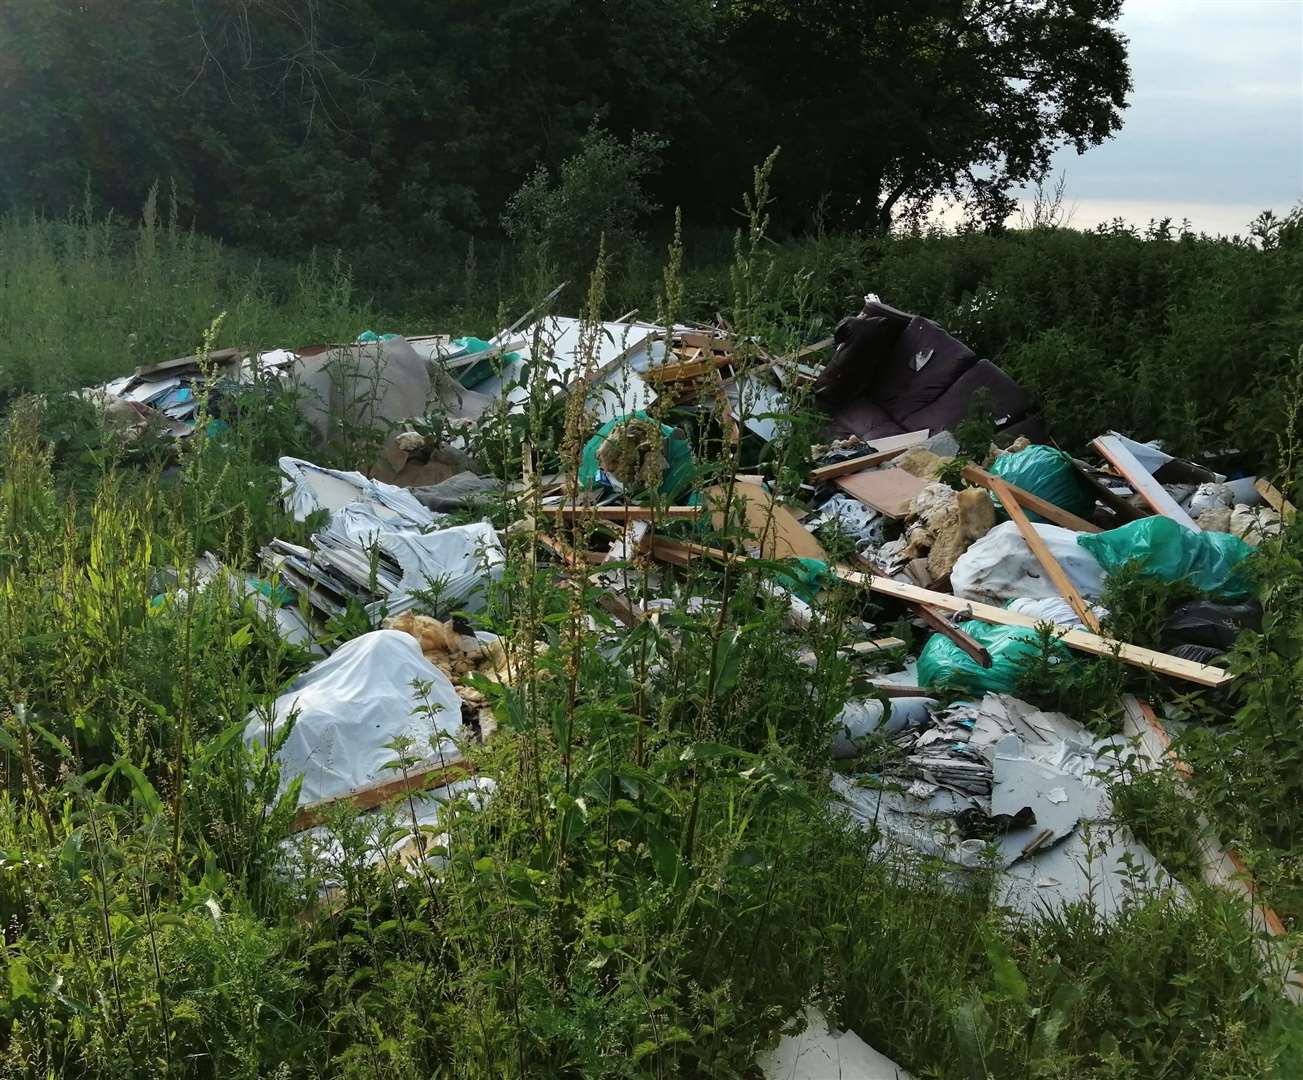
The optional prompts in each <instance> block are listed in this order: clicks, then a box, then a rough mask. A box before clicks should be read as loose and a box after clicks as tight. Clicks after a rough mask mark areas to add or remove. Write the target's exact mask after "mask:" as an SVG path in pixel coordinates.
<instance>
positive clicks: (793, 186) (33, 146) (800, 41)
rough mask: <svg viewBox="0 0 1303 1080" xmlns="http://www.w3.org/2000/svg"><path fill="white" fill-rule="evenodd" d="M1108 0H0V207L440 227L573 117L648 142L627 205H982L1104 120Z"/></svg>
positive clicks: (501, 196)
mask: <svg viewBox="0 0 1303 1080" xmlns="http://www.w3.org/2000/svg"><path fill="white" fill-rule="evenodd" d="M1120 3H1121V0H793V2H788V3H780V2H776V0H25V2H22V3H12V4H4V5H0V204H4V205H10V206H13V205H16V206H20V207H26V206H36V207H40V208H43V209H46V210H49V211H59V210H61V209H63V208H64V207H66V206H68V205H75V204H77V203H79V202H80V201H81V199H82V198H83V195H84V192H85V191H86V190H87V189H88V188H89V190H90V191H91V192H92V193H93V196H94V197H95V198H96V199H97V200H98V201H100V202H101V203H102V204H106V205H107V206H108V207H110V208H113V209H116V210H118V211H121V212H124V213H134V212H135V211H136V210H137V209H138V207H139V206H140V203H141V201H142V198H143V195H144V192H145V191H146V190H147V189H148V188H149V187H150V185H151V184H153V183H155V182H160V183H161V184H162V185H163V186H164V188H165V189H166V188H167V186H168V185H170V184H174V185H175V187H176V191H177V194H178V198H179V203H180V207H181V210H182V213H183V214H184V215H187V216H188V217H190V218H192V219H193V220H194V221H195V223H196V224H197V225H198V226H199V227H200V228H202V229H205V230H207V231H210V232H212V233H214V234H217V235H220V236H223V237H226V238H228V239H231V240H233V241H236V242H239V243H242V244H249V245H253V246H258V247H265V248H271V249H277V250H280V251H282V252H287V253H291V252H295V251H299V250H302V249H303V248H305V247H306V246H309V245H313V244H326V245H351V246H356V245H359V244H379V245H383V244H387V243H390V242H394V243H402V244H405V245H427V246H429V247H430V248H431V249H443V250H452V249H453V248H456V249H458V250H461V249H464V245H465V241H466V239H467V238H468V237H469V236H473V235H476V234H481V235H489V234H492V233H493V232H494V231H496V230H497V229H498V228H499V221H500V216H501V214H502V212H503V210H504V208H505V207H506V206H507V203H508V200H509V198H510V196H511V195H512V193H513V192H515V191H516V190H517V189H518V188H519V187H520V186H521V184H522V182H523V181H524V180H525V179H526V178H528V177H529V176H531V175H532V174H533V173H534V171H535V169H536V168H537V166H539V165H540V164H542V165H545V166H547V167H549V168H551V169H553V170H556V168H557V167H558V166H559V165H560V163H561V162H563V161H564V160H566V159H567V158H568V157H570V156H571V155H573V154H574V153H575V151H576V150H577V148H578V147H579V146H580V145H581V142H582V140H583V138H584V136H585V134H586V133H588V132H589V131H590V130H591V129H592V127H593V125H594V124H597V125H600V126H601V127H602V128H604V129H605V130H606V131H609V132H610V133H612V134H613V135H615V136H617V137H619V138H621V139H629V138H631V137H632V136H633V135H634V134H635V133H646V134H654V135H656V136H659V137H660V139H661V140H662V141H663V145H664V149H663V152H662V153H661V156H660V165H659V168H658V170H657V171H656V173H655V175H654V176H653V177H651V178H650V181H649V186H650V195H651V197H652V201H654V202H655V203H658V204H659V205H661V206H664V207H673V206H681V207H682V208H683V210H684V213H685V215H686V216H687V217H688V219H689V220H691V221H693V222H695V223H697V224H706V225H709V224H719V223H730V222H732V221H733V220H734V219H733V216H732V211H733V208H734V207H735V206H736V204H737V193H738V192H739V190H741V189H742V188H743V187H744V186H745V185H746V182H747V180H748V178H749V175H750V170H751V168H752V166H753V165H754V164H755V163H756V162H758V161H760V160H761V159H762V158H764V156H765V155H766V154H767V153H768V152H769V151H770V150H772V149H773V147H774V146H776V145H781V146H782V147H783V151H782V155H781V157H780V159H779V164H778V167H777V171H776V173H775V177H774V181H775V194H776V196H777V199H778V201H777V204H776V209H777V211H778V215H779V217H778V223H779V224H780V225H782V224H784V223H785V224H787V225H788V226H791V227H799V226H801V225H804V224H806V223H808V222H809V221H810V220H811V218H812V216H813V215H815V214H816V213H817V214H818V215H819V216H820V218H821V220H823V221H824V222H825V224H827V225H828V226H829V227H833V228H868V229H881V228H882V227H884V226H885V225H886V224H888V223H889V222H890V221H891V220H893V218H898V217H899V216H900V215H902V214H907V213H908V212H909V211H910V210H911V209H912V208H915V207H917V206H919V205H922V204H924V203H926V202H927V200H929V199H930V198H932V197H935V196H937V195H941V194H948V195H952V196H956V197H959V198H961V199H963V200H964V201H965V202H966V203H967V204H968V205H969V207H970V208H971V210H972V212H973V214H974V216H975V218H976V219H978V220H984V221H996V220H999V219H1001V218H1002V217H1003V216H1004V214H1005V213H1006V211H1007V209H1008V207H1009V205H1010V204H1009V195H1010V191H1011V190H1012V189H1014V188H1016V187H1017V186H1018V185H1020V184H1022V183H1023V182H1025V181H1027V180H1029V179H1035V178H1036V177H1037V176H1039V175H1040V174H1042V173H1043V171H1044V169H1045V167H1046V163H1047V160H1048V157H1049V154H1050V153H1051V152H1052V151H1053V150H1054V149H1056V148H1058V147H1059V146H1062V145H1065V144H1072V145H1075V146H1077V147H1078V148H1079V149H1083V150H1084V149H1085V148H1086V147H1088V146H1090V145H1091V144H1094V143H1098V142H1099V141H1101V140H1102V139H1104V138H1107V137H1108V136H1109V135H1110V134H1111V133H1112V132H1113V131H1115V130H1116V129H1117V128H1118V127H1119V125H1120V123H1121V119H1120V111H1121V109H1122V108H1123V107H1124V103H1125V94H1126V92H1127V90H1128V89H1129V86H1130V83H1129V74H1128V68H1127V62H1126V54H1125V42H1124V40H1123V39H1122V38H1121V36H1120V35H1119V34H1118V32H1117V31H1116V30H1115V29H1113V27H1112V25H1111V24H1112V23H1113V21H1114V20H1115V19H1116V17H1117V15H1118V11H1119V8H1120Z"/></svg>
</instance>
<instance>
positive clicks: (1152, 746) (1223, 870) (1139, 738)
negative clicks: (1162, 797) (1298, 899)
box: [1121, 694, 1303, 1005]
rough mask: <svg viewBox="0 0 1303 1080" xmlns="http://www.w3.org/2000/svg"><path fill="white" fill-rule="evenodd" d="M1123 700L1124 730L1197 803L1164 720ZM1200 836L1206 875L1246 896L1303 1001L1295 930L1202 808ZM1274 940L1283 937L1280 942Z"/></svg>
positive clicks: (1265, 946)
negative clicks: (1292, 946) (1294, 959)
mask: <svg viewBox="0 0 1303 1080" xmlns="http://www.w3.org/2000/svg"><path fill="white" fill-rule="evenodd" d="M1121 703H1122V734H1123V735H1125V736H1127V737H1128V738H1130V739H1133V740H1135V743H1136V746H1137V750H1138V753H1139V755H1140V757H1141V759H1142V761H1143V762H1144V763H1145V765H1146V766H1147V768H1150V769H1157V768H1162V767H1163V766H1165V765H1166V766H1169V767H1171V768H1172V769H1174V770H1175V771H1176V772H1177V774H1178V776H1177V782H1176V784H1177V789H1178V790H1179V791H1180V792H1181V794H1182V795H1184V796H1185V797H1186V798H1187V799H1189V800H1190V801H1191V802H1194V801H1195V797H1194V792H1193V791H1192V790H1191V788H1190V786H1189V780H1190V778H1191V777H1192V776H1193V773H1192V772H1191V770H1190V767H1189V766H1188V765H1186V763H1185V762H1184V761H1182V760H1181V758H1180V757H1179V756H1178V755H1177V754H1176V753H1175V752H1174V751H1173V750H1172V748H1171V747H1172V740H1171V737H1170V736H1169V735H1168V734H1167V730H1166V729H1165V728H1164V727H1163V724H1162V722H1161V721H1160V720H1159V719H1158V716H1157V715H1156V714H1155V713H1154V710H1153V708H1152V707H1151V706H1150V704H1149V703H1148V702H1146V701H1140V700H1138V699H1137V698H1136V697H1135V696H1134V695H1132V694H1124V695H1122V699H1121ZM1195 824H1196V828H1197V829H1198V836H1197V837H1196V838H1195V847H1196V848H1197V849H1198V852H1199V863H1200V876H1201V877H1202V878H1203V880H1204V882H1205V883H1206V884H1208V885H1211V886H1213V887H1214V888H1218V889H1225V890H1226V891H1227V892H1230V893H1232V894H1234V895H1236V896H1239V897H1240V898H1241V899H1243V900H1244V901H1245V903H1246V905H1247V907H1246V914H1247V915H1248V919H1249V924H1250V926H1251V927H1252V928H1253V930H1254V931H1255V932H1256V933H1257V934H1259V935H1261V936H1260V938H1259V951H1260V955H1261V956H1262V958H1263V960H1264V961H1265V962H1266V964H1267V966H1268V968H1270V969H1272V970H1273V971H1274V973H1275V974H1276V976H1277V977H1278V978H1280V980H1281V992H1282V993H1283V994H1284V995H1285V997H1286V998H1288V999H1289V1000H1290V1001H1291V1002H1293V1003H1294V1004H1295V1005H1300V1004H1303V974H1300V973H1299V971H1298V970H1297V968H1295V967H1294V966H1293V964H1292V963H1291V962H1290V960H1289V957H1288V955H1287V954H1283V953H1282V950H1281V945H1282V942H1281V941H1280V940H1279V939H1282V938H1286V937H1287V936H1288V933H1289V931H1288V930H1287V929H1286V927H1285V924H1284V922H1283V921H1282V920H1281V918H1280V916H1279V915H1277V914H1276V912H1275V911H1274V910H1272V908H1270V907H1269V906H1268V905H1267V904H1265V903H1263V901H1262V898H1261V895H1260V893H1259V890H1258V886H1257V883H1256V882H1255V881H1254V880H1253V875H1252V874H1251V873H1250V872H1249V869H1248V867H1247V866H1246V865H1245V863H1244V860H1243V859H1242V858H1241V857H1240V854H1239V852H1237V851H1236V850H1235V848H1234V847H1224V846H1223V845H1222V843H1221V840H1220V839H1219V838H1218V836H1217V830H1216V829H1214V828H1213V826H1212V823H1211V822H1210V821H1209V820H1208V818H1207V817H1206V816H1205V815H1204V814H1203V812H1202V811H1199V812H1198V813H1197V814H1196V817H1195ZM1273 939H1277V940H1274V941H1273Z"/></svg>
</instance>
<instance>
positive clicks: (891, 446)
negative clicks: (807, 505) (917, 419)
mask: <svg viewBox="0 0 1303 1080" xmlns="http://www.w3.org/2000/svg"><path fill="white" fill-rule="evenodd" d="M929 430H930V429H928V428H923V429H922V430H921V431H907V432H905V434H903V435H890V436H888V437H887V438H885V439H875V440H874V441H873V442H872V443H871V444H870V445H871V446H872V447H873V450H872V452H871V453H868V454H861V455H860V456H859V457H853V458H847V459H846V460H845V461H836V462H833V464H831V465H820V466H819V467H818V468H817V469H812V470H811V471H810V479H811V481H813V482H815V483H818V482H819V481H822V480H834V479H836V478H837V477H839V476H847V475H849V474H850V473H855V472H859V471H860V470H861V469H868V468H871V467H872V466H874V465H881V464H882V463H883V462H884V461H890V460H891V459H892V458H894V457H899V456H900V455H901V454H902V453H904V452H905V451H906V450H908V449H910V447H913V446H919V445H920V444H922V443H925V442H927V438H928V432H929Z"/></svg>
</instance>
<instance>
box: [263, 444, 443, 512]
mask: <svg viewBox="0 0 1303 1080" xmlns="http://www.w3.org/2000/svg"><path fill="white" fill-rule="evenodd" d="M280 471H281V498H282V499H283V500H284V501H285V509H286V510H288V511H289V512H290V513H291V514H293V515H294V520H295V521H304V520H306V519H307V517H308V515H309V514H313V513H315V512H316V511H318V510H325V511H327V512H328V513H331V514H334V513H335V511H337V510H342V509H344V507H346V506H349V505H350V504H353V503H364V504H366V506H367V507H368V508H369V509H370V510H371V512H372V513H373V514H374V515H375V516H376V518H377V519H378V520H379V521H381V522H383V523H385V524H387V525H389V526H390V527H394V526H399V527H406V528H418V529H420V528H428V527H429V526H432V525H434V524H436V523H437V522H438V521H439V520H440V517H439V515H437V514H433V513H431V512H430V511H429V510H427V509H426V508H425V507H424V506H422V505H421V504H420V503H419V502H417V501H416V498H415V496H413V495H412V493H411V492H410V491H407V490H406V489H405V488H400V487H395V486H394V485H393V484H385V483H382V482H381V481H379V480H372V479H370V478H369V477H366V476H363V475H362V474H361V473H360V472H344V471H342V470H340V469H323V468H322V467H321V466H320V465H314V464H312V462H310V461H304V460H303V459H302V458H293V457H283V458H281V459H280Z"/></svg>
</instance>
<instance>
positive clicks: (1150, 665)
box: [832, 566, 1234, 686]
mask: <svg viewBox="0 0 1303 1080" xmlns="http://www.w3.org/2000/svg"><path fill="white" fill-rule="evenodd" d="M832 572H833V574H834V575H835V576H836V577H838V578H840V579H841V580H842V581H845V582H847V583H849V584H851V585H857V586H859V587H861V588H866V589H869V590H871V591H872V592H875V593H878V594H880V595H882V596H890V597H894V598H895V599H897V600H904V601H905V602H906V603H909V604H918V603H924V604H931V605H933V606H934V607H938V608H940V609H941V610H943V611H962V612H967V613H968V614H969V615H971V616H972V617H973V618H976V619H981V620H982V621H983V622H989V623H995V624H997V625H999V626H1025V627H1027V628H1028V629H1031V630H1034V629H1036V627H1037V626H1040V625H1042V624H1043V620H1037V619H1033V618H1032V617H1031V616H1030V615H1023V614H1022V613H1021V612H1017V611H1010V610H1008V609H1007V608H1001V607H995V606H994V605H993V604H983V603H979V602H978V601H976V600H962V599H960V598H959V597H957V596H951V595H950V594H949V593H940V592H932V591H931V590H930V589H920V588H919V587H918V586H917V585H909V584H906V583H905V582H903V581H896V580H894V579H892V578H888V577H882V576H880V575H877V574H862V573H860V572H859V571H857V570H849V569H847V568H846V567H843V566H834V567H833V568H832ZM1055 636H1056V637H1057V638H1058V639H1059V640H1060V641H1062V642H1063V643H1064V644H1065V645H1068V646H1070V647H1072V648H1074V649H1077V650H1078V651H1080V652H1084V653H1088V654H1090V655H1091V656H1116V657H1117V658H1118V659H1119V660H1121V661H1122V662H1123V663H1125V664H1130V665H1131V666H1132V667H1138V668H1144V669H1146V670H1148V671H1153V672H1156V673H1157V674H1159V675H1167V676H1169V677H1171V678H1173V679H1184V680H1186V681H1187V682H1192V683H1196V684H1197V685H1199V686H1223V685H1225V684H1226V683H1228V682H1230V681H1231V680H1232V679H1233V678H1234V676H1233V675H1232V674H1231V673H1230V672H1229V671H1226V670H1224V669H1223V668H1217V667H1212V666H1211V665H1209V664H1198V663H1195V662H1194V661H1193V660H1183V659H1181V658H1180V657H1178V656H1169V655H1168V654H1167V653H1161V652H1157V651H1155V650H1154V649H1145V648H1142V647H1141V646H1139V645H1129V644H1127V643H1126V642H1124V641H1113V640H1111V639H1109V638H1105V637H1100V636H1099V635H1097V634H1092V633H1090V632H1089V631H1086V630H1062V629H1060V630H1057V631H1056V632H1055Z"/></svg>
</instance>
